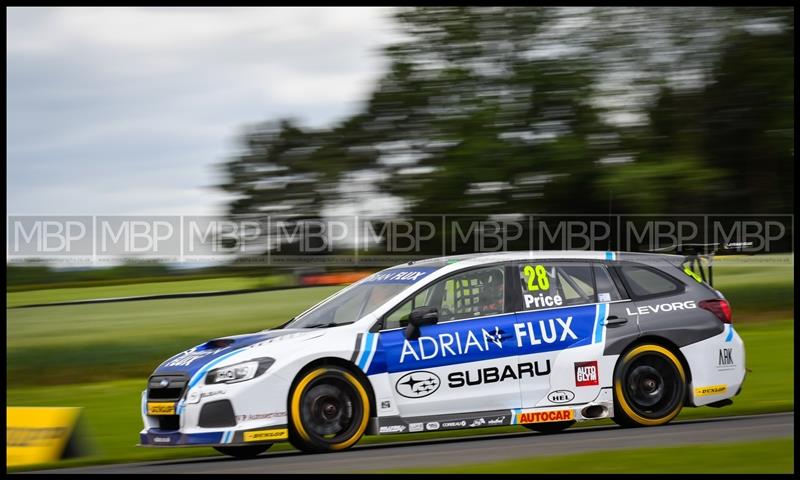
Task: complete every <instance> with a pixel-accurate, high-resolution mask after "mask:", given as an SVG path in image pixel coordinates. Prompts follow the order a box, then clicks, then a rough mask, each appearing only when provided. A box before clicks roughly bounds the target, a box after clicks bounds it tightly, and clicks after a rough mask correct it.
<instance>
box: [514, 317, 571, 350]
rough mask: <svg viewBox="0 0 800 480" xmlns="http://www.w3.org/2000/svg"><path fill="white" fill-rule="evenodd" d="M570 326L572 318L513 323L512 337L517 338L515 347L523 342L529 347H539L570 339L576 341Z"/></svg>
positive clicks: (520, 345)
mask: <svg viewBox="0 0 800 480" xmlns="http://www.w3.org/2000/svg"><path fill="white" fill-rule="evenodd" d="M571 325H572V316H569V317H567V319H566V320H564V319H562V318H560V317H556V318H549V319H547V321H545V320H539V321H538V322H525V323H515V324H514V335H515V336H516V338H517V347H522V345H523V342H524V343H527V344H529V345H540V344H541V343H542V342H544V343H556V342H563V341H565V340H570V339H571V340H577V339H578V337H577V335H575V332H573V331H572V327H571ZM523 339H524V340H523Z"/></svg>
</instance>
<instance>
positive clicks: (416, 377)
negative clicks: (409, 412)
mask: <svg viewBox="0 0 800 480" xmlns="http://www.w3.org/2000/svg"><path fill="white" fill-rule="evenodd" d="M440 384H441V380H439V377H438V376H437V375H436V374H435V373H432V372H426V371H424V370H423V371H417V372H411V373H407V374H405V375H403V376H402V377H400V379H399V380H397V383H395V386H394V388H395V390H397V393H399V394H400V395H402V396H404V397H406V398H422V397H427V396H428V395H431V394H433V392H435V391H436V390H438V389H439V385H440Z"/></svg>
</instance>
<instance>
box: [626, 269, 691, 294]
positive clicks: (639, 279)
mask: <svg viewBox="0 0 800 480" xmlns="http://www.w3.org/2000/svg"><path fill="white" fill-rule="evenodd" d="M619 271H620V273H621V274H622V277H623V278H624V279H625V283H626V284H627V286H628V287H629V288H630V291H631V293H633V295H635V296H637V297H655V296H662V295H668V294H670V293H673V292H677V291H678V290H679V289H680V286H679V285H678V283H677V282H675V281H673V280H671V279H670V278H669V277H667V276H666V275H665V274H663V273H659V272H657V271H656V270H652V269H650V268H645V267H637V266H634V265H624V266H622V267H621V268H620V269H619Z"/></svg>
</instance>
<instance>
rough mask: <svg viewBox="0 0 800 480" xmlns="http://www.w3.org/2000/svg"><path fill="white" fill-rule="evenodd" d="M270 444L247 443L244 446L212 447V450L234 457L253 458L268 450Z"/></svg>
mask: <svg viewBox="0 0 800 480" xmlns="http://www.w3.org/2000/svg"><path fill="white" fill-rule="evenodd" d="M271 446H272V444H271V443H266V444H261V445H248V446H246V447H214V450H216V451H218V452H219V453H221V454H223V455H229V456H231V457H236V458H255V457H257V456H259V455H261V454H262V453H264V452H266V451H267V450H269V447H271Z"/></svg>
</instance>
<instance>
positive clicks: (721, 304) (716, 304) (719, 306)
mask: <svg viewBox="0 0 800 480" xmlns="http://www.w3.org/2000/svg"><path fill="white" fill-rule="evenodd" d="M699 305H700V308H703V309H705V310H708V311H709V312H711V313H713V314H714V315H716V316H717V318H719V319H720V320H722V323H731V320H732V314H731V306H730V304H729V303H728V301H727V300H721V299H719V298H715V299H713V300H703V301H702V302H700V303H699Z"/></svg>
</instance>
